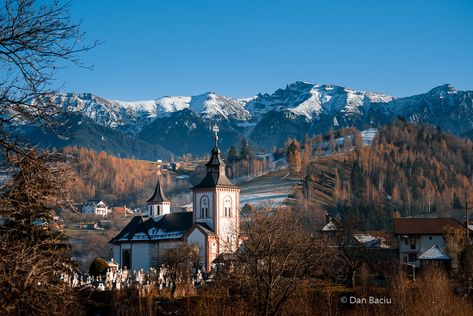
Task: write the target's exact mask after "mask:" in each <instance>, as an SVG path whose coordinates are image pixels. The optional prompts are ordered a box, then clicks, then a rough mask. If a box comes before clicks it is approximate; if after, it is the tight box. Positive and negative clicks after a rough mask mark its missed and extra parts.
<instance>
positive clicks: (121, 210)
mask: <svg viewBox="0 0 473 316" xmlns="http://www.w3.org/2000/svg"><path fill="white" fill-rule="evenodd" d="M112 214H114V215H118V216H122V217H131V216H133V215H134V213H133V211H132V210H131V209H129V208H128V207H126V205H125V206H115V207H112Z"/></svg>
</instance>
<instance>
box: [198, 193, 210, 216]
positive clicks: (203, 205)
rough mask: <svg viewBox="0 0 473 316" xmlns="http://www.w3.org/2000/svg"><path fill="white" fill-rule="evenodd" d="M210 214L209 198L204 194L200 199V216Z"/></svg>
mask: <svg viewBox="0 0 473 316" xmlns="http://www.w3.org/2000/svg"><path fill="white" fill-rule="evenodd" d="M208 216H209V198H208V197H207V196H206V195H204V196H203V197H202V198H201V199H200V217H208Z"/></svg>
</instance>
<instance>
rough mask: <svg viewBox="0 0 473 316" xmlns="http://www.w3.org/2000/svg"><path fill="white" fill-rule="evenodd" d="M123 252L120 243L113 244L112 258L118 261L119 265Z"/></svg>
mask: <svg viewBox="0 0 473 316" xmlns="http://www.w3.org/2000/svg"><path fill="white" fill-rule="evenodd" d="M121 255H122V254H121V253H120V245H113V253H112V258H113V260H115V261H116V262H118V265H120V263H121Z"/></svg>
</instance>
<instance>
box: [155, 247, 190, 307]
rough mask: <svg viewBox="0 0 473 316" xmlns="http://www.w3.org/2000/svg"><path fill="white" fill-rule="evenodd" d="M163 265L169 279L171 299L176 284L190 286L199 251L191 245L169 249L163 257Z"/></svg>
mask: <svg viewBox="0 0 473 316" xmlns="http://www.w3.org/2000/svg"><path fill="white" fill-rule="evenodd" d="M164 264H165V265H166V269H167V270H168V276H169V277H170V279H171V298H174V295H175V293H176V288H177V285H178V283H180V285H181V286H184V287H185V286H186V285H189V286H190V285H191V284H190V280H191V271H192V269H193V268H195V267H198V265H199V249H198V247H194V246H192V245H180V246H178V247H176V248H171V249H169V250H167V251H166V253H165V255H164Z"/></svg>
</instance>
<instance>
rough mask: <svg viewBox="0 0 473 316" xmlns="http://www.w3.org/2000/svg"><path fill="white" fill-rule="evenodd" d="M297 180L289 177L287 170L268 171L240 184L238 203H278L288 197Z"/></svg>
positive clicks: (266, 204)
mask: <svg viewBox="0 0 473 316" xmlns="http://www.w3.org/2000/svg"><path fill="white" fill-rule="evenodd" d="M299 182H300V181H299V180H297V179H292V178H290V177H289V176H288V172H287V170H279V171H275V172H270V173H268V174H265V175H263V176H261V177H258V178H255V179H253V180H251V181H249V182H247V183H245V184H242V185H241V187H240V189H241V193H240V205H241V206H242V207H243V206H244V205H245V204H253V205H255V206H277V205H280V204H282V203H283V202H284V201H285V200H287V199H289V198H290V195H291V194H292V193H293V191H294V188H295V187H296V186H297V185H298V184H299Z"/></svg>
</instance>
